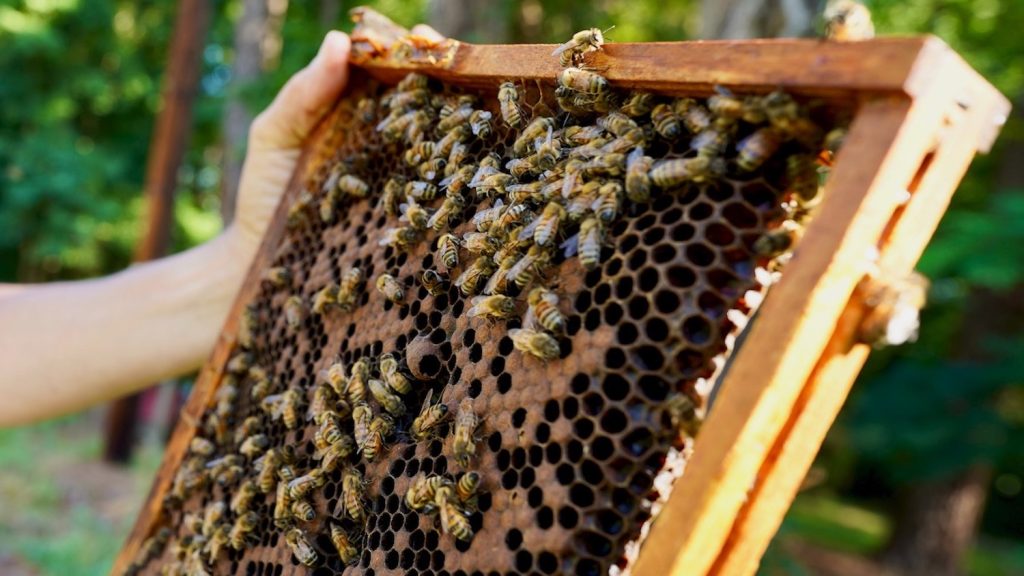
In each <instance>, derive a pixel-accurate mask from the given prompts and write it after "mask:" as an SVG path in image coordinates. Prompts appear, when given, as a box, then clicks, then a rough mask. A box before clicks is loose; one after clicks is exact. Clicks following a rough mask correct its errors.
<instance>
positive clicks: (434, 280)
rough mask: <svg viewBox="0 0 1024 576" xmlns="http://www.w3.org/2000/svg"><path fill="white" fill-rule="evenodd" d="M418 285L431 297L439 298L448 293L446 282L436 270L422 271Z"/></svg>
mask: <svg viewBox="0 0 1024 576" xmlns="http://www.w3.org/2000/svg"><path fill="white" fill-rule="evenodd" d="M420 284H422V285H423V287H424V288H426V289H427V292H429V293H430V295H431V296H440V295H442V294H445V293H446V292H448V281H447V280H445V278H444V276H441V274H439V273H438V272H437V271H436V270H424V271H423V274H422V275H421V276H420Z"/></svg>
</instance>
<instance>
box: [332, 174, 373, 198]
mask: <svg viewBox="0 0 1024 576" xmlns="http://www.w3.org/2000/svg"><path fill="white" fill-rule="evenodd" d="M338 190H339V191H340V192H341V193H342V194H345V195H348V196H352V197H353V198H366V197H367V196H368V195H369V194H370V185H369V184H367V183H366V182H364V181H362V180H360V179H359V178H357V177H356V176H353V175H351V174H345V175H344V176H342V177H341V178H340V179H339V180H338Z"/></svg>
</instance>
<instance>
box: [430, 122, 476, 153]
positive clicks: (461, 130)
mask: <svg viewBox="0 0 1024 576" xmlns="http://www.w3.org/2000/svg"><path fill="white" fill-rule="evenodd" d="M470 134H471V131H470V128H469V127H468V126H466V125H464V124H460V125H458V126H455V127H454V128H451V129H449V130H448V131H446V132H445V134H444V136H442V137H441V139H440V140H438V141H437V146H436V147H435V148H434V157H435V158H447V157H449V156H450V155H451V153H452V151H453V150H454V149H455V145H456V144H461V143H463V142H465V141H466V140H467V139H469V135H470Z"/></svg>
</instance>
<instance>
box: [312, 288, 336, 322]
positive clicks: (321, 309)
mask: <svg viewBox="0 0 1024 576" xmlns="http://www.w3.org/2000/svg"><path fill="white" fill-rule="evenodd" d="M337 302H338V285H337V284H334V283H333V282H332V283H330V284H328V285H326V286H324V287H323V288H321V289H320V290H318V291H317V292H316V294H314V295H313V306H312V311H313V313H314V314H317V315H323V314H324V313H326V312H327V309H328V308H330V307H331V306H334V305H335V304H337Z"/></svg>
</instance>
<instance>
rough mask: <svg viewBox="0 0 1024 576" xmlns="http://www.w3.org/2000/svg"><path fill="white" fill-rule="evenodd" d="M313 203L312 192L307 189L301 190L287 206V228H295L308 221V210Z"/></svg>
mask: <svg viewBox="0 0 1024 576" xmlns="http://www.w3.org/2000/svg"><path fill="white" fill-rule="evenodd" d="M312 204H313V194H311V193H310V192H309V190H303V191H302V192H300V193H299V195H298V196H297V197H296V198H295V201H294V202H292V205H291V206H289V207H288V217H287V222H286V224H287V227H288V229H289V230H296V229H298V228H299V227H301V226H303V225H305V224H307V223H309V211H310V207H311V206H312Z"/></svg>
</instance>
